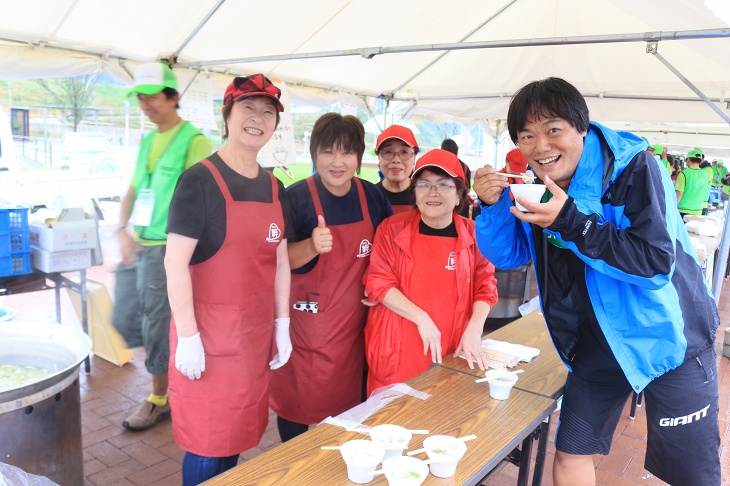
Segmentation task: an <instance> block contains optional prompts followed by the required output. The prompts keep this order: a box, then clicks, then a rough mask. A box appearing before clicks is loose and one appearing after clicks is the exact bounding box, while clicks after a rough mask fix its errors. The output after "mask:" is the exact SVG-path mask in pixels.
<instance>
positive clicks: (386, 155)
mask: <svg viewBox="0 0 730 486" xmlns="http://www.w3.org/2000/svg"><path fill="white" fill-rule="evenodd" d="M413 154H414V152H413V150H408V149H402V150H391V149H385V150H381V151H380V153H379V154H378V155H379V156H381V157H382V158H383V159H385V160H393V158H394V157H395V156H396V155H397V156H399V157H400V159H401V160H410V159H411V157H413Z"/></svg>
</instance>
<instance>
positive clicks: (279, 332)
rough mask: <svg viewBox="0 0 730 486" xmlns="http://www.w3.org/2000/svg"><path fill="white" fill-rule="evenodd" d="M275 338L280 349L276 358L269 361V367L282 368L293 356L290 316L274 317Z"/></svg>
mask: <svg viewBox="0 0 730 486" xmlns="http://www.w3.org/2000/svg"><path fill="white" fill-rule="evenodd" d="M274 340H275V341H276V349H277V350H278V351H279V352H278V353H277V354H276V356H274V359H272V360H271V361H269V367H270V368H271V369H272V370H275V369H278V368H281V367H282V366H284V365H285V364H286V362H287V361H289V356H291V350H292V347H291V338H290V337H289V318H288V317H279V318H277V319H274Z"/></svg>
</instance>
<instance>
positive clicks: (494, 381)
mask: <svg viewBox="0 0 730 486" xmlns="http://www.w3.org/2000/svg"><path fill="white" fill-rule="evenodd" d="M484 376H485V377H486V378H487V383H489V396H490V397H492V398H495V399H497V400H507V399H508V398H509V392H510V391H511V390H512V387H513V386H515V383H517V375H516V374H515V373H512V372H511V371H505V370H488V371H487V372H486V373H485V375H484Z"/></svg>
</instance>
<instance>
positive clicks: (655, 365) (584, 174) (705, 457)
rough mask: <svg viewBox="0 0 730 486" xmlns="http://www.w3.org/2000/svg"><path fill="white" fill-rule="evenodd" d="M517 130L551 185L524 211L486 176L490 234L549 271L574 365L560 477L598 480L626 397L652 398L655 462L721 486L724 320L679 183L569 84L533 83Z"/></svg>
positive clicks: (486, 171)
mask: <svg viewBox="0 0 730 486" xmlns="http://www.w3.org/2000/svg"><path fill="white" fill-rule="evenodd" d="M507 126H508V129H509V133H510V137H511V138H512V141H513V142H514V143H515V144H517V146H518V147H519V149H520V151H521V152H522V154H523V155H524V156H525V159H526V160H527V163H528V165H529V166H530V168H531V169H532V170H533V171H534V173H535V175H536V177H538V178H539V179H540V180H539V181H537V182H543V183H544V184H545V186H546V187H547V191H546V193H545V195H544V196H543V198H542V201H541V202H540V203H531V202H529V201H526V200H524V199H523V198H518V201H519V202H520V203H521V204H522V205H523V206H524V207H525V208H527V209H528V211H529V212H520V211H518V210H517V208H515V207H514V206H513V203H512V201H511V200H510V197H509V191H505V188H507V187H508V184H507V182H506V179H505V178H504V177H503V176H500V175H498V174H496V172H495V170H494V169H493V168H492V167H488V166H487V167H484V168H481V169H479V170H478V171H477V173H476V176H475V180H474V186H473V187H474V190H475V191H476V193H477V195H478V196H479V198H480V200H481V206H482V213H481V215H480V216H479V217H478V218H477V220H476V228H477V240H478V243H479V248H480V250H481V251H482V253H483V254H484V256H486V257H487V259H489V260H490V261H491V262H492V263H494V265H495V266H496V267H498V268H502V269H510V268H515V267H518V266H520V265H524V264H525V263H527V262H528V261H530V260H532V261H533V262H534V263H535V271H536V275H537V283H538V289H539V292H540V302H541V306H542V310H543V314H544V316H545V321H546V323H547V326H548V329H549V330H550V335H551V337H552V339H553V342H554V344H555V347H556V349H557V350H558V353H559V354H560V356H561V358H562V359H563V361H564V362H565V364H566V365H567V366H568V368H569V369H570V373H569V374H568V379H567V382H566V385H565V395H564V398H563V405H562V411H561V416H560V425H559V427H558V431H557V436H556V442H555V446H556V449H557V450H556V454H555V463H554V467H553V480H554V483H555V484H556V485H568V484H580V485H586V484H595V472H594V466H593V460H592V457H591V455H592V454H608V452H609V450H610V447H611V440H612V437H613V433H614V431H615V429H616V425H617V423H618V420H619V418H620V416H621V413H622V410H623V408H624V405H625V404H626V401H627V400H628V398H629V397H630V396H631V394H632V393H633V392H635V393H639V392H641V391H644V393H645V396H646V412H647V428H648V442H647V452H646V460H645V464H644V467H645V468H646V469H647V470H648V471H650V472H651V473H653V474H654V475H656V476H657V477H659V478H660V479H662V480H664V481H667V482H669V483H671V484H675V485H680V484H685V485H687V484H702V485H719V484H720V459H719V446H720V433H719V425H718V383H717V365H716V361H715V359H716V356H715V351H714V341H715V331H716V329H717V326H718V323H719V317H718V314H717V308H716V305H715V302H714V299H713V297H712V294H711V291H710V289H709V286H708V284H707V282H706V281H705V280H704V277H703V273H702V269H701V268H700V265H699V262H698V260H697V256H696V254H695V251H694V249H693V247H692V245H691V243H690V240H689V236H688V235H687V232H686V230H685V228H684V225H683V223H682V220H681V219H680V215H679V213H678V211H677V205H676V198H675V193H674V187H673V186H672V182H671V180H670V178H669V175H668V174H667V173H666V170H664V168H663V167H661V165H660V163H659V162H657V161H656V160H655V159H654V158H653V157H652V156H651V155H649V153H648V152H646V143H645V142H644V141H642V140H641V139H640V138H639V137H636V136H634V135H632V134H629V133H617V132H614V131H612V130H610V129H608V128H606V127H604V126H602V125H600V124H598V123H594V122H591V121H589V118H588V107H587V106H586V102H585V100H584V99H583V97H582V96H581V94H580V93H579V92H578V90H577V89H576V88H575V87H574V86H572V85H571V84H570V83H568V82H566V81H564V80H562V79H559V78H547V79H544V80H541V81H535V82H532V83H529V84H528V85H526V86H524V87H523V88H522V89H520V90H519V91H518V92H517V94H515V95H514V97H513V98H512V101H511V102H510V107H509V112H508V116H507Z"/></svg>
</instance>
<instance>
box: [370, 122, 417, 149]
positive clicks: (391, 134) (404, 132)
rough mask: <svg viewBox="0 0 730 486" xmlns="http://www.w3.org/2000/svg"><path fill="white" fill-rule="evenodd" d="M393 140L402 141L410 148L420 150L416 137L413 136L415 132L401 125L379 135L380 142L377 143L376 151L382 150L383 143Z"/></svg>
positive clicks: (393, 126) (390, 127) (391, 127)
mask: <svg viewBox="0 0 730 486" xmlns="http://www.w3.org/2000/svg"><path fill="white" fill-rule="evenodd" d="M391 138H397V139H398V140H402V141H403V142H405V143H407V144H408V146H409V147H416V148H418V142H416V137H414V136H413V132H412V131H411V129H410V128H406V127H404V126H401V125H391V126H389V127H388V128H386V129H385V130H383V133H381V134H380V135H378V140H377V141H376V142H375V151H376V152H377V151H378V150H379V149H380V146H381V145H383V142H386V141H387V140H390V139H391Z"/></svg>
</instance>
